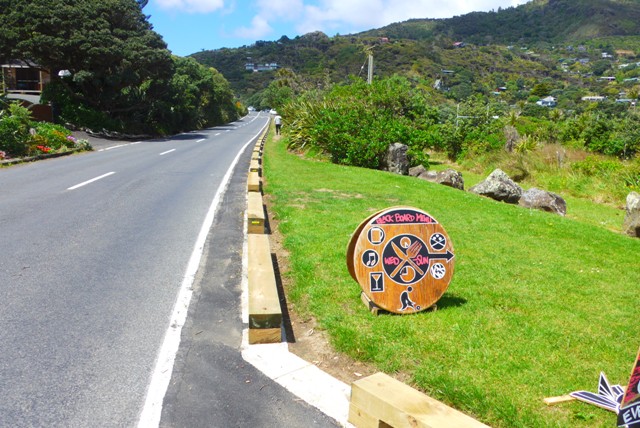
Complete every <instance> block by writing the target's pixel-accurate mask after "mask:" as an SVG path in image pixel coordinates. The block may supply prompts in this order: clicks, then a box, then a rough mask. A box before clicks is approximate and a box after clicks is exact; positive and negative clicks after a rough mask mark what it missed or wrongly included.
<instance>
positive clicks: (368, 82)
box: [367, 51, 373, 85]
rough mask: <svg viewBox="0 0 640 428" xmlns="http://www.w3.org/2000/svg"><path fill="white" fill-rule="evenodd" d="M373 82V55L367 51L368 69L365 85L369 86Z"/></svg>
mask: <svg viewBox="0 0 640 428" xmlns="http://www.w3.org/2000/svg"><path fill="white" fill-rule="evenodd" d="M372 80H373V54H372V53H371V51H369V67H368V69H367V84H369V85H370V84H371V81H372Z"/></svg>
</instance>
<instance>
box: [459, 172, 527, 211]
mask: <svg viewBox="0 0 640 428" xmlns="http://www.w3.org/2000/svg"><path fill="white" fill-rule="evenodd" d="M469 191H470V192H472V193H475V194H478V195H482V196H486V197H489V198H491V199H495V200H496V201H504V202H507V203H509V204H517V203H518V201H519V200H520V197H521V196H522V187H520V186H518V185H517V184H516V183H515V182H514V181H513V180H512V179H510V178H509V176H508V175H507V174H506V173H505V172H504V171H502V170H500V169H496V170H495V171H493V172H492V173H491V174H490V175H489V176H488V177H487V178H486V179H485V180H484V181H482V182H480V183H478V184H476V185H475V186H473V187H472V188H471V189H469Z"/></svg>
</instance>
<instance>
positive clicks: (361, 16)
mask: <svg viewBox="0 0 640 428" xmlns="http://www.w3.org/2000/svg"><path fill="white" fill-rule="evenodd" d="M527 1H528V0H474V1H469V0H449V1H447V2H442V1H439V0H371V1H365V0H351V1H347V0H319V1H318V2H316V4H307V5H306V7H305V9H304V14H303V15H302V16H300V19H299V22H298V23H297V24H296V28H297V29H298V30H299V31H301V32H303V33H304V32H308V31H313V30H324V29H331V28H338V27H341V28H350V29H352V30H351V31H363V30H367V29H372V28H377V27H381V26H384V25H388V24H391V23H393V22H400V21H406V20H408V19H412V18H448V17H452V16H456V15H463V14H466V13H469V12H473V11H488V10H492V9H494V10H497V9H498V7H502V8H506V7H510V6H517V5H520V4H523V3H526V2H527Z"/></svg>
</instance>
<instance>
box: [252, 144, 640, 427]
mask: <svg viewBox="0 0 640 428" xmlns="http://www.w3.org/2000/svg"><path fill="white" fill-rule="evenodd" d="M264 168H265V176H266V184H265V192H266V193H268V194H270V195H271V197H272V199H273V208H272V209H273V214H274V215H275V217H276V218H277V220H278V222H279V228H280V232H281V233H282V234H283V236H284V246H285V247H286V249H287V250H288V251H289V253H290V256H289V264H290V271H289V272H287V273H286V274H287V275H288V276H290V279H291V283H292V286H291V287H290V290H289V294H288V299H289V300H290V301H291V302H293V303H294V304H295V305H296V308H297V310H298V311H302V312H303V315H309V316H310V315H312V316H314V317H315V318H316V320H317V322H318V323H319V326H320V328H322V329H325V330H326V331H327V333H328V335H329V337H330V338H331V341H332V344H333V345H334V346H335V348H336V349H337V350H339V351H341V352H344V353H346V354H348V355H350V356H351V357H353V358H356V359H358V360H362V361H366V362H369V363H372V364H374V365H375V366H376V367H377V368H379V370H381V371H384V372H386V373H389V374H391V375H393V374H394V373H403V374H404V375H407V376H408V377H409V379H411V382H412V384H413V386H415V387H417V388H418V389H421V390H423V391H425V392H426V393H428V394H429V395H431V396H432V397H434V398H437V399H439V400H442V401H444V402H446V403H448V404H450V405H452V406H453V407H456V408H458V409H460V410H462V411H464V412H466V413H468V414H470V415H472V416H474V417H476V418H478V419H479V420H481V421H483V422H485V423H487V424H489V425H491V426H495V427H612V426H615V415H614V414H613V413H611V412H608V411H605V410H601V409H599V408H597V407H595V406H591V405H587V404H584V403H581V402H569V403H563V404H559V405H556V406H553V407H547V406H546V405H545V404H544V403H543V401H542V400H543V398H545V397H552V396H558V395H564V394H567V393H569V392H571V391H575V390H581V389H584V390H589V391H596V387H597V383H598V376H599V373H600V371H604V372H605V373H606V374H607V377H608V378H609V380H610V381H611V382H612V383H619V384H623V385H626V383H627V381H628V378H629V374H630V371H631V366H632V364H633V362H634V359H635V357H636V353H637V351H638V346H640V323H639V322H638V321H637V317H638V305H637V300H636V297H637V296H638V291H639V290H640V269H638V267H639V255H640V240H638V239H632V238H629V237H626V236H623V235H622V234H621V233H620V232H619V229H620V226H621V224H622V219H623V214H620V211H619V210H616V209H614V208H610V207H602V206H597V205H593V204H586V203H584V202H581V201H579V200H574V199H570V198H567V205H568V208H567V210H568V216H567V217H566V218H563V217H560V216H557V215H553V214H549V213H545V212H541V211H531V210H528V209H524V208H521V207H518V206H513V205H508V204H505V203H499V202H495V201H492V200H490V199H487V198H483V197H480V196H477V195H474V194H471V193H468V192H463V191H459V190H455V189H452V188H449V187H446V186H442V185H437V184H433V183H429V182H426V181H422V180H418V179H415V178H411V177H405V176H398V175H393V174H390V173H386V172H381V171H374V170H367V169H361V168H354V167H346V166H339V165H333V164H330V163H325V162H319V161H313V160H307V159H303V158H301V157H299V156H296V155H293V154H290V153H288V152H287V151H286V149H285V146H284V144H283V141H279V142H275V141H272V140H270V141H269V142H268V143H267V145H266V154H265V160H264ZM467 179H468V178H467V177H466V176H465V181H467ZM468 181H469V182H467V183H465V187H467V188H469V187H470V186H471V185H472V184H474V183H475V182H477V181H478V177H469V180H468ZM395 205H409V206H414V207H416V208H419V209H422V210H424V211H426V212H428V213H429V214H431V215H432V216H433V217H435V218H436V219H437V220H438V221H439V222H440V223H441V224H442V225H443V226H444V228H445V229H446V231H447V234H448V235H449V237H450V238H451V240H452V242H453V246H454V250H455V255H456V257H455V274H454V276H453V280H452V281H451V284H450V286H449V288H448V290H447V292H446V293H445V294H444V296H443V297H442V298H441V299H440V301H439V302H438V310H437V311H435V312H420V313H418V314H414V315H407V316H400V315H382V316H378V317H375V316H373V315H371V314H370V313H369V312H368V311H367V309H366V307H365V306H364V305H363V304H362V302H361V300H360V297H359V296H360V286H359V285H358V284H357V283H356V282H355V281H354V280H353V279H352V278H351V276H350V275H349V273H348V270H347V265H346V258H345V254H346V247H347V244H348V242H349V240H350V238H351V234H352V233H353V232H354V230H355V228H356V227H357V226H358V225H359V224H360V222H361V221H363V220H364V219H365V218H367V217H368V216H369V215H371V214H372V213H374V212H376V211H379V210H381V209H384V208H387V207H390V206H395Z"/></svg>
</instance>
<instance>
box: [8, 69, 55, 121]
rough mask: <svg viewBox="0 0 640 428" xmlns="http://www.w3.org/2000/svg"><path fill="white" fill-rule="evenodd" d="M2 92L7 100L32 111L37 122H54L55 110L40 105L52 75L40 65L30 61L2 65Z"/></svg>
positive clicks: (48, 106)
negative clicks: (11, 100)
mask: <svg viewBox="0 0 640 428" xmlns="http://www.w3.org/2000/svg"><path fill="white" fill-rule="evenodd" d="M1 70H2V88H1V89H2V90H1V91H0V93H3V94H6V96H7V98H9V99H13V100H19V102H20V103H21V104H22V105H23V106H25V107H27V108H28V109H29V110H31V115H32V117H33V118H34V119H35V120H39V121H47V122H53V109H52V107H51V106H50V105H43V104H40V95H41V94H42V90H43V89H44V87H45V86H46V85H47V84H48V83H49V82H51V75H50V73H49V72H48V71H47V70H45V69H43V68H42V67H40V66H39V65H37V64H35V63H33V62H28V61H9V62H8V63H7V64H2V65H1Z"/></svg>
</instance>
